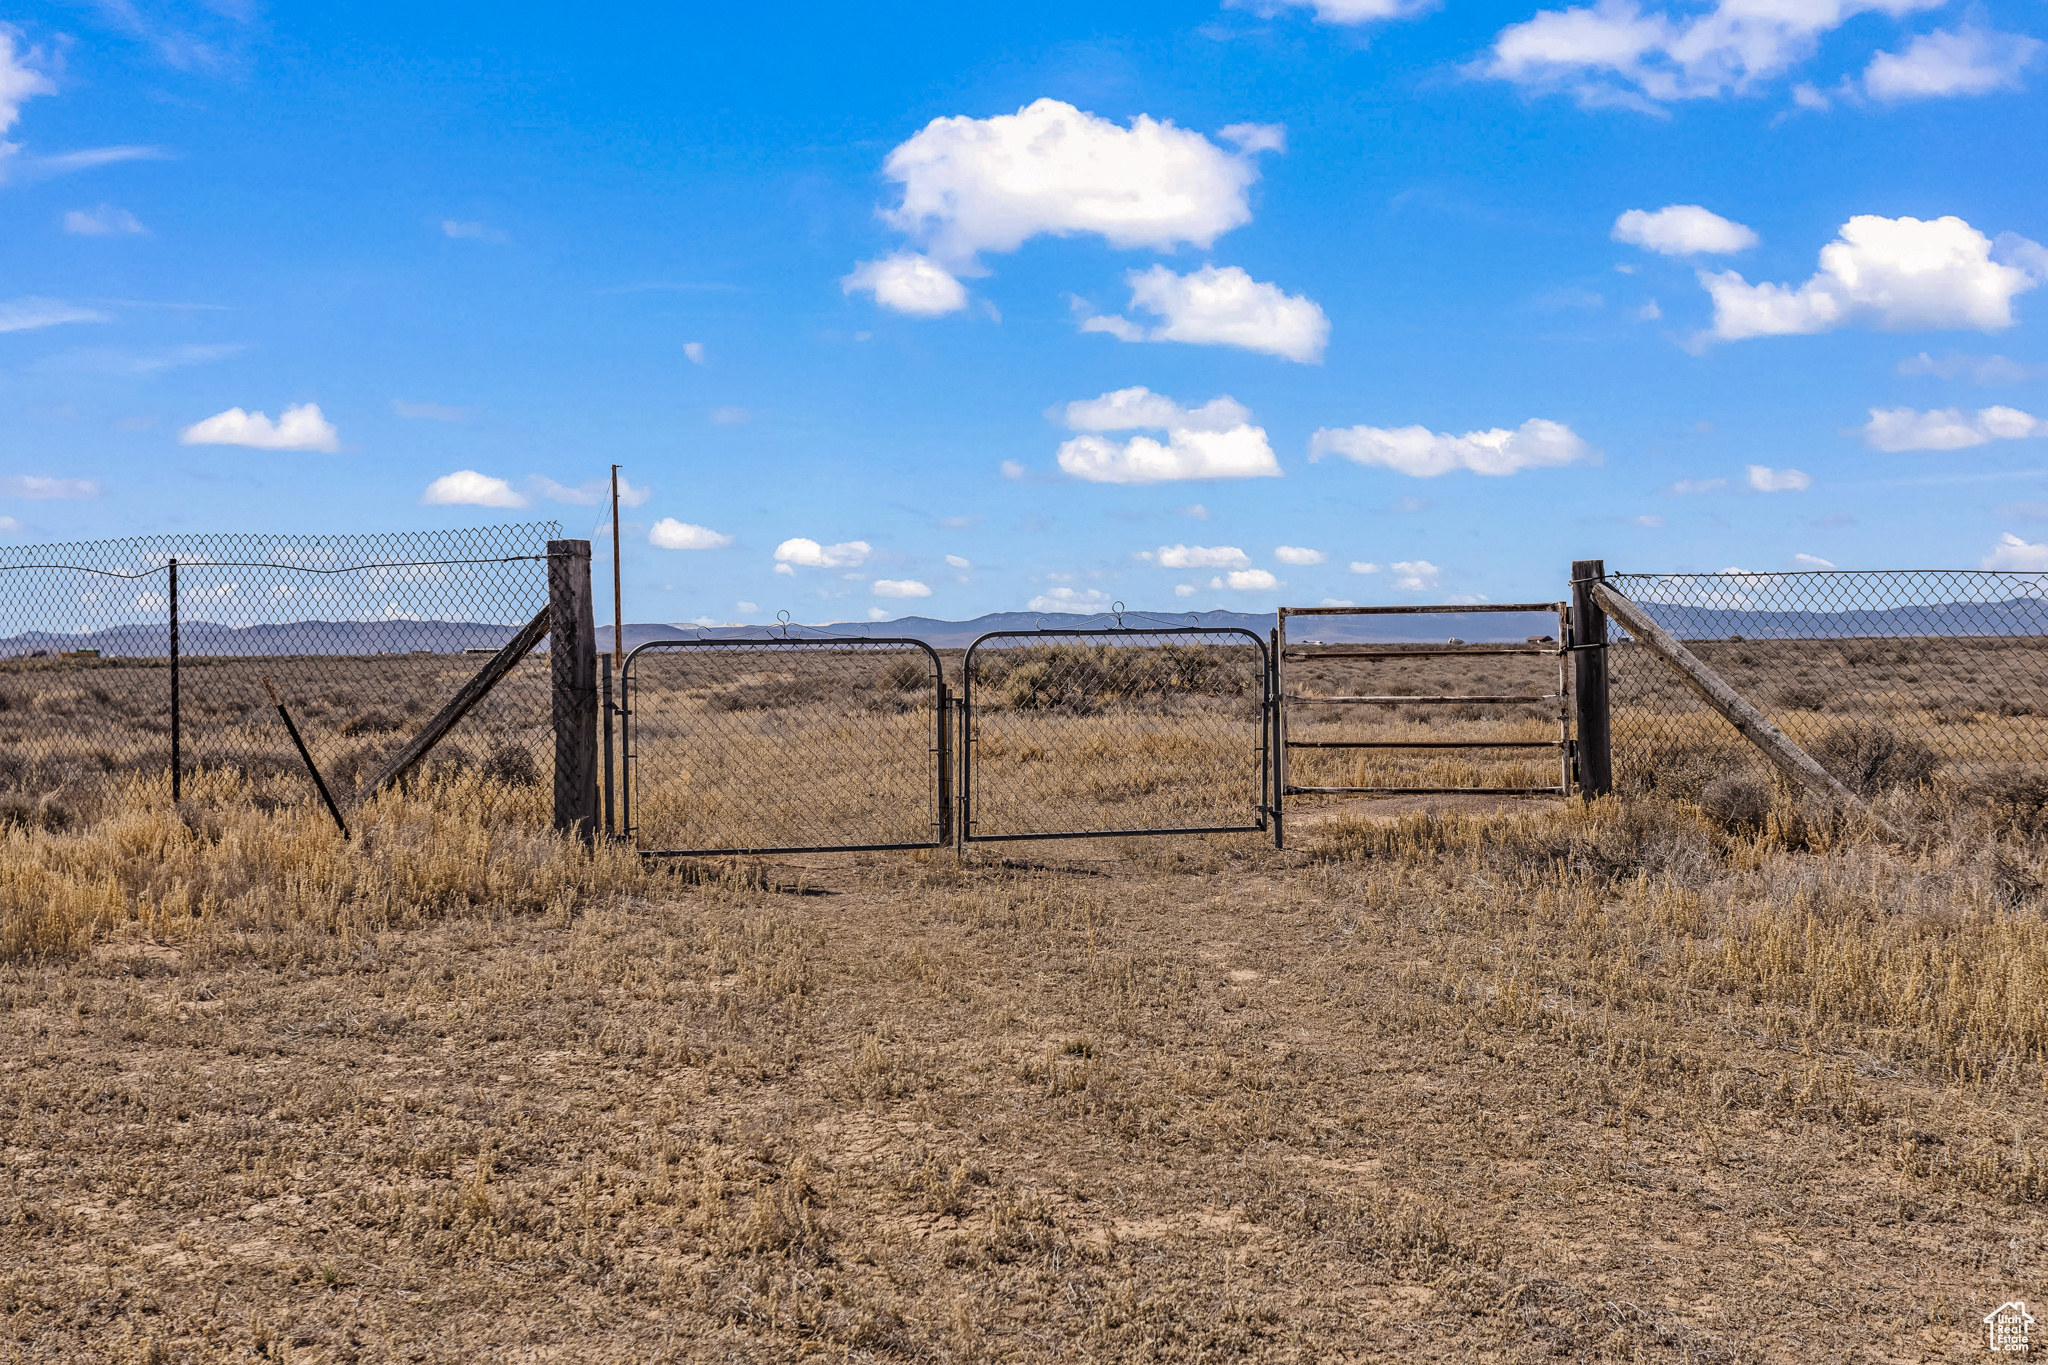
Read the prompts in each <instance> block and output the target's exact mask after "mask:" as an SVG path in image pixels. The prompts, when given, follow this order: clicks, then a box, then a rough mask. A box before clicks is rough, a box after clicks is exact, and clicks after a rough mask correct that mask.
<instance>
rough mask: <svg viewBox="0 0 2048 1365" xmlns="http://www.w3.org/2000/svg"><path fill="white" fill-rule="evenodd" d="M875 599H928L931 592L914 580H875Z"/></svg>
mask: <svg viewBox="0 0 2048 1365" xmlns="http://www.w3.org/2000/svg"><path fill="white" fill-rule="evenodd" d="M874 588H875V596H877V597H930V596H931V595H932V590H931V589H930V588H928V587H926V586H925V585H924V584H922V583H920V582H918V581H917V580H916V579H915V578H877V579H876V580H875V584H874Z"/></svg>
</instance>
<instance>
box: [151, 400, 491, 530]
mask: <svg viewBox="0 0 2048 1365" xmlns="http://www.w3.org/2000/svg"><path fill="white" fill-rule="evenodd" d="M178 441H179V443H180V444H181V445H188V446H251V447H254V448H255V449H257V450H323V451H326V452H327V453H329V454H333V453H334V452H335V451H337V450H339V449H341V433H340V432H338V431H336V430H335V429H334V424H333V423H332V422H330V421H328V420H327V419H326V418H325V417H324V416H322V415H321V413H320V405H319V404H318V403H300V404H298V405H297V406H296V407H289V408H286V409H285V410H284V411H283V412H281V413H279V414H278V418H277V420H276V421H275V422H273V421H271V420H270V417H269V415H268V414H267V413H262V412H244V411H243V410H242V409H240V408H229V409H228V410H227V411H226V412H217V413H215V414H214V415H213V416H211V417H208V418H207V419H205V420H204V421H201V422H194V423H193V424H192V425H191V426H189V427H186V428H185V429H184V430H183V431H181V432H179V433H178ZM448 477H449V478H454V477H455V475H452V474H451V475H449V476H448ZM479 477H481V476H479ZM436 482H437V484H438V483H439V482H441V481H439V480H437V481H436ZM430 491H431V490H430ZM525 505H526V503H525V500H524V499H521V500H520V501H519V502H516V503H502V502H501V503H486V504H484V506H487V507H524V506H525Z"/></svg>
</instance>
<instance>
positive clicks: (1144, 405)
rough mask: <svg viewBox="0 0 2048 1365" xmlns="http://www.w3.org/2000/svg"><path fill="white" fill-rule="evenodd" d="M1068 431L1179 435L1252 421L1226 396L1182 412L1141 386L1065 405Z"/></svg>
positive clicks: (1241, 406)
mask: <svg viewBox="0 0 2048 1365" xmlns="http://www.w3.org/2000/svg"><path fill="white" fill-rule="evenodd" d="M1064 412H1065V416H1064V418H1063V419H1062V420H1064V421H1065V422H1066V425H1067V430H1069V431H1136V430H1141V429H1145V428H1150V427H1167V428H1177V429H1179V430H1182V431H1229V430H1231V429H1233V428H1235V427H1241V426H1243V425H1245V423H1247V422H1249V421H1251V420H1252V413H1251V409H1250V408H1247V407H1246V406H1245V405H1244V404H1242V403H1240V402H1238V401H1237V400H1236V399H1235V398H1232V397H1230V396H1229V395H1228V394H1225V395H1224V396H1223V397H1221V398H1212V399H1210V400H1209V401H1208V402H1206V403H1204V404H1202V406H1201V407H1199V408H1184V407H1182V406H1181V405H1180V404H1179V403H1176V402H1174V401H1173V400H1172V399H1171V398H1168V397H1167V396H1166V395H1165V394H1163V393H1154V392H1152V390H1150V389H1148V388H1145V387H1144V386H1142V385H1140V386H1138V387H1135V388H1129V389H1117V390H1116V391H1115V392H1113V393H1105V394H1103V395H1102V396H1101V397H1100V398H1081V399H1077V400H1075V401H1074V402H1072V403H1069V404H1067V406H1066V408H1065V410H1064Z"/></svg>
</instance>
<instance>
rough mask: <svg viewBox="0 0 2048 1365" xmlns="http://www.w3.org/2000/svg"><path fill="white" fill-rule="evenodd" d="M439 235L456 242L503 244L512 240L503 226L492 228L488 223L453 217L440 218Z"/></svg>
mask: <svg viewBox="0 0 2048 1365" xmlns="http://www.w3.org/2000/svg"><path fill="white" fill-rule="evenodd" d="M441 235H442V236H443V237H451V238H453V239H455V240H456V241H458V242H489V243H490V244H491V245H492V246H503V245H505V243H507V242H509V241H511V240H512V234H511V233H509V232H506V231H505V230H504V229H503V228H494V227H492V226H491V225H490V224H489V223H475V222H468V223H465V222H460V221H458V220H456V219H454V218H443V219H442V220H441Z"/></svg>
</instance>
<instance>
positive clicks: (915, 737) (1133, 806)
mask: <svg viewBox="0 0 2048 1365" xmlns="http://www.w3.org/2000/svg"><path fill="white" fill-rule="evenodd" d="M1272 683H1273V675H1272V661H1271V654H1270V651H1269V650H1268V648H1267V645H1266V642H1265V641H1263V640H1261V639H1260V638H1259V637H1258V636H1257V635H1254V634H1253V633H1251V632H1250V631H1244V630H1234V629H1223V628H1199V627H1182V628H1162V629H1149V630H1148V629H1123V628H1118V629H1107V630H1049V631H996V632H992V633H990V634H987V635H983V636H981V637H979V638H978V639H976V640H975V641H974V642H973V643H972V644H971V645H969V646H968V647H967V649H966V650H964V651H957V652H956V651H947V652H946V654H945V655H944V656H942V655H941V654H940V652H939V651H937V650H934V649H933V648H932V647H931V646H929V645H927V644H925V643H923V642H921V641H918V640H911V639H870V638H853V639H837V638H822V639H821V638H809V637H791V638H766V639H738V640H732V639H716V640H663V641H658V642H655V643H652V644H647V645H642V646H640V647H639V648H637V649H635V650H633V651H632V652H631V653H630V654H629V655H627V657H626V661H625V666H624V668H623V669H622V670H621V673H620V686H619V699H618V707H617V712H618V714H617V720H618V725H619V729H618V733H619V736H620V740H621V746H620V747H621V751H622V756H623V765H622V766H623V772H622V774H621V778H622V780H621V782H620V784H619V801H618V807H617V813H616V815H615V816H614V820H613V824H614V828H615V831H616V833H618V834H620V835H622V836H624V837H625V838H627V839H629V840H631V841H632V843H633V844H634V845H635V846H636V847H638V848H639V849H640V850H641V851H643V852H645V853H648V854H650V855H654V856H671V855H672V856H689V855H709V854H725V853H812V852H838V851H849V852H855V851H868V850H883V849H919V848H939V847H946V846H956V847H957V846H961V845H965V844H968V843H982V842H1001V841H1007V840H1020V839H1057V838H1078V837H1087V836H1091V835H1094V836H1100V835H1143V834H1207V833H1232V832H1239V831H1243V832H1255V831H1262V830H1266V829H1268V828H1269V827H1270V826H1269V817H1270V814H1271V809H1272V802H1273V790H1272V775H1273V767H1272V764H1271V763H1270V762H1269V761H1268V759H1269V755H1270V753H1271V736H1272V727H1273V714H1274V712H1273V705H1272V697H1273V689H1272Z"/></svg>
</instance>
